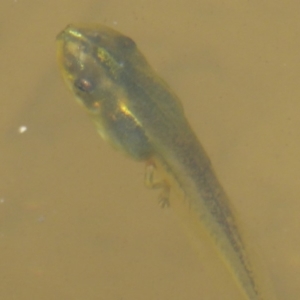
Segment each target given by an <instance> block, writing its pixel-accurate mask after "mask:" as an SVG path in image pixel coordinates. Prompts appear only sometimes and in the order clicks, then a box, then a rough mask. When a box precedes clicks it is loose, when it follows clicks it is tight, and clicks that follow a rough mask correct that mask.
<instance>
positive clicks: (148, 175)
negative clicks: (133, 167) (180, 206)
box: [145, 162, 170, 208]
mask: <svg viewBox="0 0 300 300" xmlns="http://www.w3.org/2000/svg"><path fill="white" fill-rule="evenodd" d="M155 169H156V167H155V164H154V163H152V162H149V163H146V170H145V185H146V187H148V188H150V189H160V194H159V196H158V203H159V206H160V207H162V208H164V207H168V206H170V203H169V197H170V186H169V184H168V182H167V181H166V180H156V179H155V178H154V177H155V174H154V173H155Z"/></svg>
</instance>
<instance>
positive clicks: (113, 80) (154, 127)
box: [57, 25, 265, 300]
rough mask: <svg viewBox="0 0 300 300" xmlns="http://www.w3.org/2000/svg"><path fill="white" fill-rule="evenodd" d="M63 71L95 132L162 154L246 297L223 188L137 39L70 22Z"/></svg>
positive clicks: (147, 155) (247, 269) (248, 270)
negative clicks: (139, 47) (96, 130)
mask: <svg viewBox="0 0 300 300" xmlns="http://www.w3.org/2000/svg"><path fill="white" fill-rule="evenodd" d="M57 42H58V59H59V64H60V67H61V70H62V73H63V77H64V79H65V81H66V83H67V85H68V86H69V88H70V89H71V91H72V92H73V93H74V94H75V95H76V98H77V100H78V101H79V102H80V103H81V104H82V105H83V106H85V107H86V109H87V111H88V113H89V114H90V116H91V117H92V119H93V121H94V123H95V124H96V126H97V129H98V131H99V133H100V135H101V136H102V137H103V138H104V139H105V140H108V141H109V142H110V143H111V144H112V145H113V146H115V147H117V148H119V149H121V150H123V151H124V152H125V153H127V154H129V155H130V156H131V157H133V158H134V159H136V160H145V161H146V160H151V159H156V160H157V161H159V162H160V163H161V164H162V165H163V166H164V168H165V169H166V170H167V173H168V174H171V176H172V177H173V178H174V180H175V181H176V183H177V184H178V186H180V188H181V189H182V190H183V191H184V194H185V195H186V198H187V199H188V205H187V206H188V208H187V209H188V210H189V212H188V213H191V214H192V215H193V216H194V218H195V219H196V220H197V222H198V223H199V225H200V226H202V227H204V228H205V229H206V231H207V233H208V235H209V236H210V237H211V238H212V240H213V242H214V244H215V245H216V247H217V249H218V251H219V253H220V254H221V256H222V257H223V259H224V260H225V262H226V264H227V265H229V266H230V270H231V272H232V273H233V275H234V277H235V278H236V279H237V281H238V282H239V285H240V286H241V288H242V290H243V292H244V296H245V297H246V298H245V299H251V300H258V299H260V300H262V299H265V298H264V297H263V296H262V295H261V294H260V291H259V289H258V286H257V282H256V280H255V278H254V273H253V271H252V267H251V264H250V263H249V261H248V257H247V255H246V250H245V245H244V243H243V241H242V238H241V236H240V233H239V231H238V228H237V225H236V221H235V218H234V216H233V213H232V209H231V208H230V205H229V201H228V199H227V196H226V194H225V192H224V190H223V188H222V186H221V185H220V184H219V182H218V180H217V178H216V176H215V174H214V171H213V169H212V166H211V164H210V160H209V158H208V156H207V155H206V153H205V151H204V149H203V147H202V146H201V144H200V143H199V141H198V139H197V137H196V135H195V134H194V132H193V131H192V129H191V128H190V125H189V124H188V121H187V119H186V117H185V115H184V111H183V108H182V105H181V103H180V101H179V99H178V98H177V96H176V95H175V94H174V93H173V92H172V91H171V90H170V88H169V87H168V85H167V84H166V83H165V82H164V81H163V80H162V79H161V78H160V77H159V76H158V75H157V74H156V73H155V72H154V71H153V69H152V68H151V67H150V66H149V64H148V62H147V61H146V59H145V58H144V56H143V55H142V54H141V52H140V51H139V50H138V49H137V47H136V44H135V42H134V41H133V40H132V39H130V38H128V37H126V36H124V35H122V34H120V33H119V32H117V31H115V30H113V29H110V28H108V27H105V26H102V25H69V26H68V27H67V28H66V29H65V30H63V31H62V32H61V33H60V34H59V35H58V37H57Z"/></svg>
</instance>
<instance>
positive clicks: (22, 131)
mask: <svg viewBox="0 0 300 300" xmlns="http://www.w3.org/2000/svg"><path fill="white" fill-rule="evenodd" d="M18 131H19V133H24V132H26V131H27V126H24V125H22V126H20V127H19V129H18Z"/></svg>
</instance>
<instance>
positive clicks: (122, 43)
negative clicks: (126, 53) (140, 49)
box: [117, 36, 135, 50]
mask: <svg viewBox="0 0 300 300" xmlns="http://www.w3.org/2000/svg"><path fill="white" fill-rule="evenodd" d="M117 44H118V46H119V47H120V48H122V49H123V50H127V49H132V48H134V47H135V42H134V41H133V40H132V39H131V38H129V37H127V36H119V37H118V40H117Z"/></svg>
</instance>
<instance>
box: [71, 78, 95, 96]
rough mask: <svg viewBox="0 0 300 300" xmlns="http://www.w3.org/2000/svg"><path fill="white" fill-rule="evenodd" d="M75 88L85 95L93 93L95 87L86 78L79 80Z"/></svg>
mask: <svg viewBox="0 0 300 300" xmlns="http://www.w3.org/2000/svg"><path fill="white" fill-rule="evenodd" d="M74 86H75V87H76V88H77V89H78V90H80V91H81V92H84V93H91V92H92V91H93V90H94V85H93V83H92V82H91V81H89V80H88V79H86V78H79V79H77V80H76V81H75V82H74Z"/></svg>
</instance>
